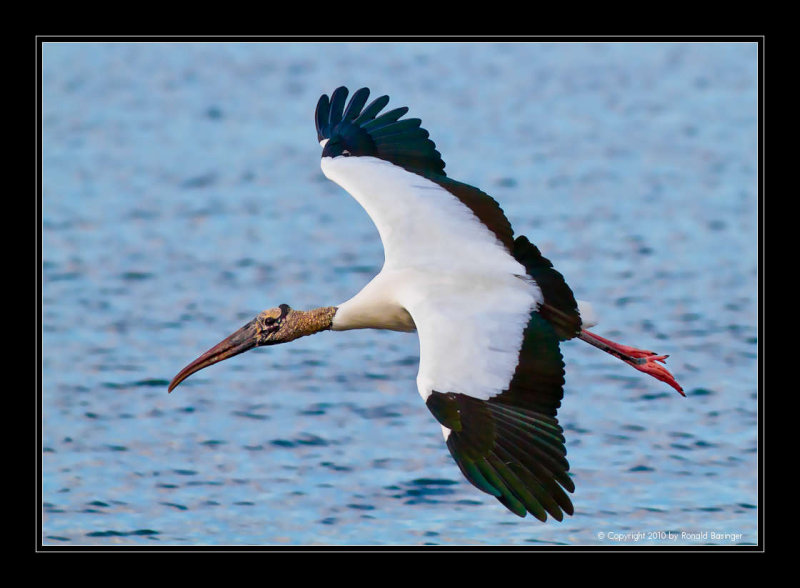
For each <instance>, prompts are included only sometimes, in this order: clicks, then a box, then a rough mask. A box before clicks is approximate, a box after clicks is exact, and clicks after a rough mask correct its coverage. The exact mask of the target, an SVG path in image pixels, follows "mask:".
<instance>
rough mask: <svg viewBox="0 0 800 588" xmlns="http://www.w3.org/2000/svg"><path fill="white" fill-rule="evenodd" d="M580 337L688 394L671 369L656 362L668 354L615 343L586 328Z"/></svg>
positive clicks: (681, 392)
mask: <svg viewBox="0 0 800 588" xmlns="http://www.w3.org/2000/svg"><path fill="white" fill-rule="evenodd" d="M578 337H580V338H581V339H583V340H584V341H586V342H587V343H590V344H591V345H594V346H595V347H597V348H598V349H602V350H603V351H605V352H606V353H610V354H611V355H613V356H615V357H618V358H619V359H621V360H622V361H624V362H625V363H627V364H628V365H631V366H633V367H635V368H636V369H637V370H639V371H640V372H644V373H646V374H650V375H651V376H653V377H654V378H656V379H657V380H661V381H662V382H666V383H667V384H669V385H670V386H672V387H673V388H675V389H676V390H677V391H678V392H679V393H680V394H681V396H686V394H684V393H683V388H681V386H680V384H678V382H677V381H676V380H675V378H674V377H673V376H672V374H671V373H669V370H667V368H665V367H664V366H662V365H659V364H658V363H656V362H657V361H660V362H661V363H664V360H665V359H667V357H669V356H668V355H656V354H655V353H654V352H652V351H647V350H646V349H639V348H637V347H631V346H629V345H620V344H619V343H615V342H614V341H610V340H608V339H606V338H605V337H601V336H600V335H595V334H594V333H590V332H589V331H586V330H583V331H581V334H580V335H578Z"/></svg>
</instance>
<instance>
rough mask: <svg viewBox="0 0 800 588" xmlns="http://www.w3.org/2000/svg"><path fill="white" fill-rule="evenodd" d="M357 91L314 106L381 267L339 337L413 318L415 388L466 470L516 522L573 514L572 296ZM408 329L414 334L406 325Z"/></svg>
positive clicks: (416, 128) (352, 304)
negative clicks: (566, 403)
mask: <svg viewBox="0 0 800 588" xmlns="http://www.w3.org/2000/svg"><path fill="white" fill-rule="evenodd" d="M368 94H369V91H368V90H366V89H361V90H358V91H357V92H355V93H354V94H353V97H352V99H351V100H350V102H349V103H348V104H347V105H346V106H345V101H346V97H347V90H346V89H344V88H338V89H337V90H335V91H334V92H333V94H332V95H331V97H330V98H328V96H323V97H322V98H320V101H319V103H318V105H317V112H316V123H317V137H318V139H319V140H320V143H321V144H322V145H323V153H322V170H323V173H325V175H326V176H327V177H328V178H330V179H331V180H333V181H334V182H336V183H338V184H339V185H340V186H342V187H343V188H344V189H345V190H347V191H348V192H349V193H350V194H351V195H352V196H353V197H354V198H355V199H356V200H357V201H358V202H359V203H360V204H361V205H362V206H363V207H364V209H365V210H366V212H367V213H368V214H369V216H370V217H371V218H372V220H373V222H374V223H375V225H376V227H377V229H378V232H379V234H380V236H381V240H382V242H383V246H384V253H385V257H386V260H385V263H384V266H383V269H382V270H381V272H380V274H378V276H376V277H375V278H374V279H373V280H372V282H371V283H370V284H368V285H367V287H365V288H364V289H363V290H362V291H361V292H360V293H359V294H357V295H356V296H355V297H354V298H353V299H351V300H349V301H347V302H345V303H343V304H341V305H340V306H339V307H338V310H337V313H336V316H335V317H334V323H333V328H334V329H338V328H342V329H347V328H362V327H370V326H373V327H378V328H397V329H398V330H407V329H403V328H402V326H403V325H404V324H407V323H404V322H403V321H402V320H400V319H394V320H392V321H388V322H381V321H386V318H385V317H387V316H393V317H395V316H397V310H398V309H400V310H402V312H403V313H405V312H407V313H408V315H410V317H411V319H413V322H411V323H408V324H412V325H413V326H415V327H416V329H417V331H418V332H419V339H420V368H419V374H418V377H417V385H418V388H419V392H420V395H421V396H422V397H423V399H424V400H425V402H426V404H427V406H428V408H429V409H430V410H431V412H432V413H433V415H434V417H435V418H436V419H437V420H438V421H439V423H440V424H441V425H442V427H443V431H444V433H445V438H446V442H447V446H448V448H449V449H450V452H451V453H452V455H453V457H454V458H455V460H456V463H457V464H458V466H459V467H460V468H461V471H462V472H463V473H464V475H465V476H466V477H467V479H468V480H469V481H470V482H472V483H473V484H474V485H475V486H477V487H478V488H479V489H481V490H483V491H485V492H488V493H489V494H491V495H493V496H495V497H497V499H498V500H500V502H501V503H503V504H504V505H505V506H506V507H508V508H509V509H510V510H512V511H513V512H514V513H516V514H518V515H520V516H525V514H526V513H528V512H530V513H531V514H533V515H534V516H536V517H537V518H539V519H542V520H544V519H545V518H546V517H547V514H548V513H549V514H550V515H551V516H553V517H554V518H556V519H561V518H562V517H563V513H564V512H566V513H568V514H571V513H572V511H573V508H572V504H571V502H570V500H569V497H568V496H567V491H569V492H571V491H572V490H573V484H572V480H571V479H570V477H569V476H568V474H567V470H568V469H569V465H568V463H567V460H566V458H565V455H566V451H565V449H564V437H563V433H562V430H561V427H560V426H559V424H558V420H557V418H556V411H557V409H558V407H559V405H560V402H561V398H562V390H563V384H564V369H563V368H564V366H563V362H562V358H561V353H560V350H559V341H560V340H563V339H567V338H570V337H573V336H575V335H576V334H577V333H578V332H580V328H581V322H580V316H579V314H578V311H577V305H576V303H575V300H574V298H573V296H572V292H571V290H570V289H569V287H568V286H567V285H566V283H565V282H564V279H563V277H562V276H561V275H560V274H559V273H558V272H556V271H555V270H554V269H553V268H552V264H550V262H549V261H547V259H545V258H544V257H543V256H542V255H541V253H540V252H539V250H538V249H536V247H535V246H533V245H532V244H531V243H530V242H529V241H528V240H527V239H526V238H524V237H519V238H517V239H516V240H514V238H513V231H512V229H511V225H510V223H509V222H508V219H507V218H506V216H505V214H504V213H503V211H502V209H501V208H500V206H499V205H498V204H497V202H496V201H495V200H494V199H492V198H491V197H490V196H488V195H487V194H485V193H484V192H482V191H480V190H478V189H477V188H474V187H472V186H469V185H467V184H463V183H460V182H457V181H455V180H452V179H451V178H449V177H447V176H446V175H445V174H444V162H443V161H442V159H441V156H440V154H439V152H438V151H436V150H435V148H434V144H433V142H432V141H431V140H430V139H429V137H428V133H427V131H425V130H424V129H422V128H421V127H420V122H419V119H408V120H401V117H402V115H403V114H405V112H406V111H407V109H406V108H400V109H395V110H391V111H388V112H386V113H385V114H380V111H381V110H382V109H383V108H384V107H385V106H386V104H387V103H388V98H387V97H385V96H382V97H380V98H377V99H376V100H374V101H373V102H372V103H370V104H369V105H367V106H365V105H366V101H367V97H368ZM412 328H413V327H412Z"/></svg>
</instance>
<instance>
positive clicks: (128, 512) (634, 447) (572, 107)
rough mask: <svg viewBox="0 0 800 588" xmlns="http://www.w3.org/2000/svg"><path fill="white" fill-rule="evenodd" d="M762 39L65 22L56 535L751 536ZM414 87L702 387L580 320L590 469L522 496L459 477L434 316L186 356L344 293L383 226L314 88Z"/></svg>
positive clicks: (436, 132) (611, 328) (440, 126)
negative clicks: (251, 325)
mask: <svg viewBox="0 0 800 588" xmlns="http://www.w3.org/2000/svg"><path fill="white" fill-rule="evenodd" d="M757 49H758V48H757V46H756V45H755V44H752V43H645V44H638V43H593V44H586V43H497V44H484V43H477V44H463V43H416V44H396V43H380V44H356V43H324V44H316V43H290V44H283V43H266V44H251V43H218V44H215V43H116V44H109V43H105V44H104V43H47V44H45V45H44V47H43V52H42V53H43V58H42V63H43V72H42V105H43V112H42V115H43V137H42V151H43V178H42V187H43V202H42V220H43V224H42V258H43V259H42V261H43V265H42V276H43V292H42V320H43V324H42V396H41V407H42V428H41V439H42V449H43V453H42V463H41V473H42V479H41V483H42V485H41V492H42V496H41V497H42V502H43V504H42V524H43V528H42V530H41V531H42V535H41V541H42V543H43V544H44V545H47V546H50V545H58V546H69V547H78V546H85V545H92V546H94V545H103V546H109V545H111V546H149V547H165V546H194V545H208V546H228V545H230V546H247V545H265V546H275V545H279V546H305V545H314V546H325V545H335V546H360V545H365V546H382V545H389V546H426V545H442V546H459V545H464V546H471V547H473V546H474V547H479V546H487V545H500V546H509V547H535V546H543V545H566V546H576V545H590V546H611V547H620V546H629V545H636V546H641V545H648V546H655V547H663V546H676V545H680V546H694V545H702V544H716V545H723V546H728V545H746V544H754V543H756V542H757V541H758V508H759V495H758V476H759V470H758V434H757V433H758V417H759V415H758V392H759V391H758V377H757V363H758V339H757V294H758V290H757V278H758V210H757V194H758V192H757V182H758V169H757V133H758V127H757V123H758V120H757V58H758V56H757ZM339 85H347V86H348V87H350V88H351V90H354V89H356V88H358V87H361V86H368V87H370V88H371V89H372V91H373V96H378V95H381V94H388V95H389V96H390V97H391V102H390V107H394V106H403V105H407V106H409V107H410V109H411V111H410V114H409V116H415V117H420V118H421V119H422V121H423V126H424V127H425V128H427V129H428V130H429V131H430V133H431V138H432V139H433V140H434V141H435V142H436V144H437V148H438V149H439V150H440V151H441V152H442V154H443V157H444V160H445V162H446V163H447V168H446V170H447V172H448V174H449V175H450V176H451V177H453V178H456V179H459V180H461V181H465V182H468V183H471V184H474V185H477V186H479V187H481V188H482V189H484V190H485V191H487V192H489V193H490V194H492V195H493V196H494V197H495V198H496V199H497V200H498V201H499V202H500V203H501V205H502V206H503V208H504V210H505V211H506V213H507V215H508V217H509V218H510V220H511V222H512V224H513V225H514V227H515V229H516V232H517V233H519V234H526V235H528V237H530V239H531V240H532V241H533V242H535V243H537V245H538V246H539V247H540V248H541V249H542V251H543V252H544V254H545V255H546V256H547V257H548V258H550V259H551V260H552V261H553V262H554V264H555V266H556V267H557V268H558V269H559V270H560V271H561V272H562V273H563V274H564V275H565V276H566V278H567V281H568V282H569V283H570V285H571V286H572V288H573V290H574V291H575V293H576V295H577V297H578V298H581V299H585V300H590V301H592V302H593V304H594V306H595V309H596V311H597V312H598V314H599V316H600V318H601V325H600V326H598V327H597V328H596V329H595V331H596V332H598V333H599V334H603V335H606V336H609V337H611V338H614V339H617V340H619V341H622V342H626V343H630V344H634V345H638V346H642V347H645V348H649V349H654V350H656V351H658V352H661V353H668V354H670V356H671V357H670V359H669V364H668V365H669V367H670V369H671V370H672V372H673V373H674V374H675V375H676V377H677V378H678V379H679V380H680V382H681V383H682V384H683V386H684V388H685V389H686V392H687V397H686V398H682V397H680V396H678V395H677V394H676V393H675V392H674V391H673V390H672V389H671V388H669V387H667V386H666V385H663V384H661V383H660V382H657V381H656V380H654V379H652V378H649V377H647V376H644V375H643V374H640V373H639V372H636V371H634V370H632V369H630V368H629V367H628V366H625V365H624V364H622V363H621V362H619V361H617V360H615V359H613V358H611V357H610V356H607V355H606V354H603V353H600V352H598V351H597V350H595V349H594V348H591V347H589V346H587V345H585V344H583V343H582V342H579V341H578V342H568V343H566V344H564V345H563V353H564V356H565V360H566V363H567V384H566V387H565V399H564V403H563V406H562V408H561V410H560V412H559V417H560V420H561V422H562V424H563V426H564V427H565V429H566V434H567V449H568V452H569V455H568V457H569V460H570V464H571V474H572V476H573V477H574V480H575V485H576V487H577V488H576V492H575V494H574V495H573V501H574V503H575V509H576V513H575V515H574V516H573V517H569V518H568V519H567V520H565V521H564V522H561V523H558V522H556V521H549V522H548V523H546V524H541V523H539V522H538V521H536V520H535V519H532V518H526V519H519V518H517V517H516V516H514V515H513V514H511V513H509V512H508V511H506V510H505V508H504V507H502V506H501V505H500V504H499V503H498V502H497V501H496V500H494V499H493V498H492V497H490V496H488V495H485V494H483V493H481V492H479V491H478V490H476V489H475V488H473V487H472V486H471V485H470V484H469V483H467V482H466V481H465V480H464V479H463V478H462V476H461V474H460V472H459V471H458V468H457V467H456V465H455V463H454V462H453V461H452V459H451V457H450V455H449V453H448V452H447V449H446V447H445V445H444V443H443V442H442V436H441V432H440V429H439V426H438V424H437V423H436V421H435V420H434V419H433V417H432V416H431V415H430V413H429V412H428V410H427V409H426V407H425V406H424V404H423V403H422V401H421V399H420V397H419V395H418V393H417V390H416V384H415V378H416V373H417V361H418V343H417V338H416V335H415V334H403V333H390V332H378V331H360V332H347V333H323V334H320V335H317V336H316V337H309V338H304V339H302V340H300V341H296V342H294V343H292V344H290V345H285V346H278V347H274V348H266V349H265V348H262V349H258V350H255V351H253V352H250V353H249V354H246V355H243V356H240V357H237V358H235V359H232V360H230V361H228V362H225V363H223V364H219V365H217V366H214V367H212V368H210V369H207V370H205V371H203V372H201V373H199V374H197V375H195V376H194V377H192V378H191V379H189V380H187V381H186V382H185V383H184V384H182V385H181V386H180V387H179V388H178V389H177V390H176V391H175V392H173V393H172V394H169V395H168V394H167V384H168V382H169V380H170V379H171V378H172V376H174V375H175V374H176V373H177V372H178V370H179V369H180V368H182V367H183V366H184V365H185V364H186V363H188V362H189V361H190V360H192V359H194V358H195V357H196V356H198V355H199V354H200V353H201V352H203V351H205V350H206V349H208V348H209V347H211V346H212V345H213V344H215V343H217V342H218V341H219V340H220V339H222V338H223V337H224V336H226V335H228V334H229V333H231V332H232V331H234V330H235V329H237V328H238V327H240V326H241V325H242V324H244V323H245V322H246V321H247V320H249V319H250V318H252V316H254V315H255V314H256V313H257V312H259V311H260V310H263V309H264V308H268V307H271V306H276V305H277V304H280V303H284V302H285V303H289V304H291V305H292V306H293V307H295V308H309V307H313V306H321V305H333V304H337V303H339V302H342V301H344V300H346V299H348V298H350V297H351V296H352V295H353V294H354V293H355V292H357V291H358V290H359V289H360V288H361V287H362V286H363V285H364V284H366V283H367V281H368V280H369V279H371V277H372V276H373V275H374V274H376V273H377V272H378V271H379V269H380V267H381V264H382V262H383V251H382V248H381V244H380V241H379V239H378V235H377V232H376V230H375V228H374V226H373V225H372V223H371V221H370V220H369V218H368V217H367V216H366V214H365V213H364V212H363V210H362V209H361V208H360V207H359V206H358V205H357V204H356V203H355V201H354V200H352V198H351V197H350V196H349V195H347V194H346V193H345V192H344V191H342V190H341V189H340V188H339V187H338V186H336V185H335V184H333V183H331V182H329V181H328V180H327V179H326V178H324V176H323V175H322V173H321V171H320V168H319V157H320V149H319V145H318V143H317V140H316V131H315V128H314V121H313V114H314V108H315V106H316V101H317V99H318V97H319V95H320V94H322V93H328V94H329V93H330V92H331V91H332V90H333V89H334V88H335V87H336V86H339Z"/></svg>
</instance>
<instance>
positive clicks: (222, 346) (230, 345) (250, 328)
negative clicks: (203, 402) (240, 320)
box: [168, 320, 259, 392]
mask: <svg viewBox="0 0 800 588" xmlns="http://www.w3.org/2000/svg"><path fill="white" fill-rule="evenodd" d="M257 324H258V323H257V321H255V320H252V321H250V322H249V323H247V324H246V325H245V326H243V327H242V328H241V329H239V330H238V331H236V332H235V333H234V334H233V335H231V336H230V337H228V338H227V339H225V340H224V341H220V342H219V343H217V344H216V345H214V347H212V348H211V349H209V350H208V351H206V352H205V353H204V354H203V355H201V356H200V357H198V358H197V359H195V360H194V361H193V362H192V363H190V364H189V365H187V366H186V367H185V368H183V369H182V370H181V371H180V372H179V373H178V375H177V376H175V377H174V378H173V379H172V382H170V384H169V388H168V392H172V390H173V389H174V388H175V387H176V386H177V385H178V384H180V383H181V382H183V381H184V380H185V379H186V378H188V377H189V376H191V375H192V374H193V373H195V372H199V371H200V370H202V369H203V368H207V367H208V366H210V365H214V364H215V363H218V362H220V361H223V360H225V359H228V358H229V357H233V356H234V355H239V354H240V353H244V352H245V351H247V350H248V349H252V348H253V347H255V346H256V345H257V344H258V334H259V330H258V328H257Z"/></svg>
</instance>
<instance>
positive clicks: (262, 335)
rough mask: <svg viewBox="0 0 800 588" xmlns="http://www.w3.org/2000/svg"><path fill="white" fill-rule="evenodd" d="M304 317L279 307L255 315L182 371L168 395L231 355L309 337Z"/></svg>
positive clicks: (174, 380) (173, 381)
mask: <svg viewBox="0 0 800 588" xmlns="http://www.w3.org/2000/svg"><path fill="white" fill-rule="evenodd" d="M305 314H306V313H304V312H302V311H295V310H292V309H291V308H290V307H289V305H288V304H281V305H280V306H277V307H275V308H270V309H268V310H265V311H263V312H260V313H258V315H257V316H256V317H255V318H254V319H253V320H251V321H250V322H249V323H247V324H246V325H245V326H243V327H242V328H241V329H239V330H238V331H236V332H235V333H233V334H232V335H230V336H229V337H227V338H225V339H224V340H223V341H220V342H219V343H217V344H216V345H215V346H214V347H212V348H211V349H209V350H208V351H206V352H205V353H204V354H203V355H201V356H200V357H198V358H197V359H195V360H194V361H193V362H192V363H190V364H189V365H187V366H186V367H185V368H183V369H182V370H181V371H180V372H179V373H178V375H177V376H175V377H174V378H173V380H172V382H170V385H169V391H170V392H172V390H173V388H175V387H176V386H177V385H178V384H180V383H181V382H182V381H183V380H185V379H186V378H188V377H189V376H191V375H192V374H193V373H195V372H198V371H200V370H202V369H203V368H207V367H208V366H210V365H214V364H215V363H219V362H220V361H223V360H225V359H228V358H230V357H233V356H234V355H239V354H240V353H244V352H245V351H249V350H250V349H253V348H254V347H261V346H262V345H276V344H278V343H286V342H288V341H292V340H294V339H297V338H298V337H302V336H303V335H306V334H308V333H307V332H306V331H305V329H304V326H305V325H304V324H303V323H304V321H303V320H302V319H303V315H305Z"/></svg>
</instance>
